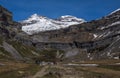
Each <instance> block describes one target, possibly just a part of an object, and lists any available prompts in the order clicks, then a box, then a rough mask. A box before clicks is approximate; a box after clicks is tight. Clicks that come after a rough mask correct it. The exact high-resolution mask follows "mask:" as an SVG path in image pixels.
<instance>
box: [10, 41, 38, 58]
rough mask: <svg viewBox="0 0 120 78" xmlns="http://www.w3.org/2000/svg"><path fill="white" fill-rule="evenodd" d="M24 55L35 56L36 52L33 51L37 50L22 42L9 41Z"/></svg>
mask: <svg viewBox="0 0 120 78" xmlns="http://www.w3.org/2000/svg"><path fill="white" fill-rule="evenodd" d="M8 43H9V44H11V45H12V46H13V47H14V48H15V49H16V50H17V51H18V52H19V53H20V54H21V56H23V57H33V56H34V54H33V53H32V51H34V52H37V51H36V49H35V48H34V47H32V46H26V45H24V44H22V43H20V42H16V41H8Z"/></svg>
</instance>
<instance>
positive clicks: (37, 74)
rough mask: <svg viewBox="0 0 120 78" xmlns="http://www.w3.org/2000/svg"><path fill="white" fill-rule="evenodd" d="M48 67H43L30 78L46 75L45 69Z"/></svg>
mask: <svg viewBox="0 0 120 78" xmlns="http://www.w3.org/2000/svg"><path fill="white" fill-rule="evenodd" d="M48 67H49V66H45V67H43V68H42V69H41V70H40V71H38V72H37V73H36V74H35V75H34V76H32V77H30V78H37V77H42V76H44V75H45V74H47V72H46V69H47V68H48Z"/></svg>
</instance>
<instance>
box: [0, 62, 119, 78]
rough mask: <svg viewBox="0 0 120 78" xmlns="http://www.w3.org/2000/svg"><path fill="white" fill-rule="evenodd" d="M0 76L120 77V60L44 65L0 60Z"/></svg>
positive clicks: (0, 77) (17, 77) (16, 77)
mask: <svg viewBox="0 0 120 78" xmlns="http://www.w3.org/2000/svg"><path fill="white" fill-rule="evenodd" d="M0 78H120V60H103V61H87V62H79V63H66V64H58V65H45V66H40V65H36V64H32V63H24V62H17V61H2V60H0Z"/></svg>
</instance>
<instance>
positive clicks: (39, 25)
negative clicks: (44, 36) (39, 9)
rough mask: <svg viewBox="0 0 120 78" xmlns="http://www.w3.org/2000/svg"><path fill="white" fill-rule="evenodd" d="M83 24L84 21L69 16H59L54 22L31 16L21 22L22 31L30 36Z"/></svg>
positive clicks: (35, 15)
mask: <svg viewBox="0 0 120 78" xmlns="http://www.w3.org/2000/svg"><path fill="white" fill-rule="evenodd" d="M84 22H85V21H84V20H83V19H81V18H77V17H74V16H71V15H65V16H61V17H60V18H59V19H57V20H55V19H50V18H47V17H44V16H39V15H37V14H33V15H32V16H31V17H30V18H28V19H27V20H24V21H23V22H22V23H23V26H22V30H23V31H24V32H26V33H28V34H29V35H32V34H35V33H39V32H43V31H49V30H57V29H61V28H66V27H69V26H71V25H76V24H81V23H84Z"/></svg>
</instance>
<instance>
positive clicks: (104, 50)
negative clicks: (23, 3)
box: [0, 6, 120, 78]
mask: <svg viewBox="0 0 120 78" xmlns="http://www.w3.org/2000/svg"><path fill="white" fill-rule="evenodd" d="M0 7H1V6H0ZM3 10H4V9H3ZM5 11H7V10H5ZM5 13H6V12H5ZM8 13H9V15H8V14H4V12H2V11H0V18H1V19H2V20H0V69H1V70H0V77H2V78H8V77H9V78H10V77H12V78H16V77H17V78H24V77H29V78H35V77H36V76H38V75H37V72H38V73H40V74H41V73H43V74H44V75H42V76H41V75H40V77H43V78H49V77H50V76H51V78H69V77H72V76H73V77H72V78H79V76H81V77H83V78H93V77H95V78H106V77H109V78H110V77H111V78H119V77H120V76H119V66H120V64H119V63H120V60H119V59H120V44H119V43H120V33H119V31H120V10H119V9H118V10H116V11H114V12H112V13H110V14H109V15H106V16H104V17H102V18H100V19H97V20H92V21H90V22H86V21H84V20H83V19H79V18H77V17H73V16H69V15H67V16H62V17H60V18H58V19H54V20H53V19H49V18H47V17H43V16H38V15H36V14H35V15H33V16H31V17H30V18H29V19H28V20H24V21H22V22H15V21H14V20H7V19H6V18H9V19H11V12H8ZM3 15H4V16H3ZM5 15H6V16H5ZM104 60H105V61H104ZM34 64H39V65H47V66H46V67H43V69H41V66H36V65H34ZM49 64H51V65H52V66H51V67H49V66H50V65H49ZM56 64H60V66H56ZM79 64H80V65H79ZM81 64H82V66H81ZM86 64H87V65H88V66H86ZM91 64H92V65H97V66H98V67H96V66H95V67H91ZM66 65H67V67H66ZM76 65H77V66H76ZM89 65H90V66H89ZM84 66H86V67H84ZM6 67H7V68H8V69H7V68H6ZM116 67H117V68H116ZM54 70H58V71H57V72H54ZM98 70H99V71H98ZM11 71H13V72H11ZM16 71H17V72H16ZM45 71H46V72H45ZM104 71H105V72H104ZM63 72H64V73H63ZM71 72H75V73H73V74H71ZM86 72H87V73H86ZM6 73H10V74H7V75H5V74H6ZM35 73H36V75H35ZM78 73H80V74H78ZM86 74H87V75H88V76H86ZM103 74H104V75H103ZM111 74H114V75H111ZM10 75H13V76H14V77H13V76H10ZM31 75H34V76H31Z"/></svg>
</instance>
